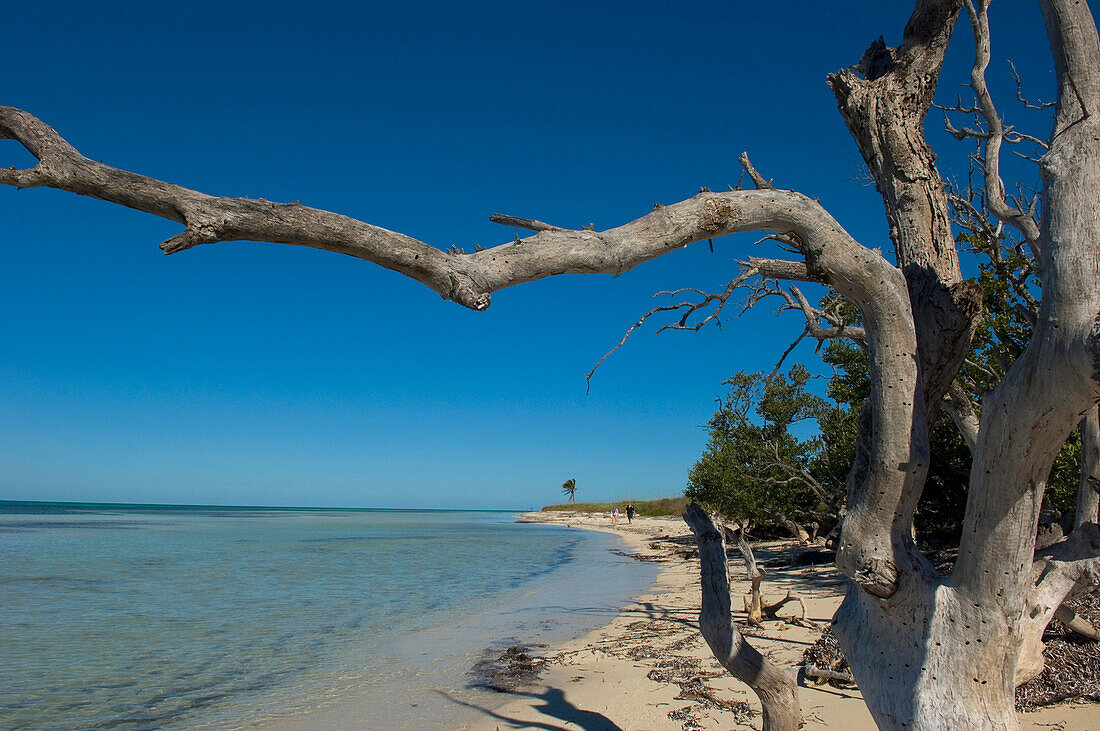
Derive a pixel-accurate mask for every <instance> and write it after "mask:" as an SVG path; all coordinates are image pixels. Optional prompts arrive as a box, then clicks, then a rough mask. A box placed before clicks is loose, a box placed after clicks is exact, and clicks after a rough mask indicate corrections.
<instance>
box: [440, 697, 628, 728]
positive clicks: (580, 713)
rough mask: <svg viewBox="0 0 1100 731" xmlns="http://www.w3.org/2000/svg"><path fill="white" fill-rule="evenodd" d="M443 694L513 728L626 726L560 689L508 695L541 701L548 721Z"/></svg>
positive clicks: (452, 700)
mask: <svg viewBox="0 0 1100 731" xmlns="http://www.w3.org/2000/svg"><path fill="white" fill-rule="evenodd" d="M440 695H442V696H443V697H444V698H446V699H447V700H449V701H451V702H452V703H456V704H458V705H460V706H465V707H466V708H473V709H476V710H478V711H481V712H482V713H484V714H485V715H486V716H489V717H491V718H495V719H496V720H497V721H500V722H501V723H505V724H508V726H509V727H511V728H543V729H548V731H562V730H563V729H565V728H566V724H571V725H570V726H569V727H570V728H576V727H580V728H582V729H584V731H622V727H620V726H619V725H618V724H616V723H615V722H613V721H612V720H611V719H609V718H608V717H607V716H605V715H603V714H602V713H596V712H595V711H585V710H582V709H580V708H577V707H576V706H574V705H573V704H572V703H570V702H569V701H567V700H565V693H563V692H562V691H561V690H559V689H557V688H547V689H546V690H544V691H542V692H541V693H533V692H522V691H512V692H510V693H508V695H510V696H515V697H523V698H532V699H537V700H541V701H542V702H541V703H539V704H537V705H534V706H532V707H533V708H534V709H535V710H537V711H538V712H539V713H541V714H542V715H543V716H545V717H546V720H545V721H522V720H520V719H518V718H512V717H511V716H506V715H504V714H503V713H498V712H497V711H491V710H489V709H488V708H483V707H482V706H479V705H477V704H475V703H467V702H466V701H462V700H459V699H457V698H452V697H451V696H450V695H448V694H447V693H444V692H442V691H440Z"/></svg>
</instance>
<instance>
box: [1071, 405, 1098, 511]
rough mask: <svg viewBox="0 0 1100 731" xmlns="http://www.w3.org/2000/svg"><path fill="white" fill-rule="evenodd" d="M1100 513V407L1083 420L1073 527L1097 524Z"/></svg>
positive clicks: (1093, 409) (1091, 411)
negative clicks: (1078, 480)
mask: <svg viewBox="0 0 1100 731" xmlns="http://www.w3.org/2000/svg"><path fill="white" fill-rule="evenodd" d="M1098 512H1100V407H1093V408H1092V409H1091V410H1090V411H1089V412H1088V413H1087V414H1085V418H1083V419H1081V482H1080V483H1079V484H1078V486H1077V512H1076V513H1075V514H1074V518H1073V526H1074V528H1078V527H1080V526H1082V525H1084V524H1085V523H1095V522H1097V520H1098V519H1100V518H1098V515H1097V514H1098Z"/></svg>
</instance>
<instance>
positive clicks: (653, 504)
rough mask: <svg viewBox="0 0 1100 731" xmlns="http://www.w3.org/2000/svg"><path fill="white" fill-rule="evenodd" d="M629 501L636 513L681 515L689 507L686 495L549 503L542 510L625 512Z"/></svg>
mask: <svg viewBox="0 0 1100 731" xmlns="http://www.w3.org/2000/svg"><path fill="white" fill-rule="evenodd" d="M627 503H630V504H632V505H633V506H634V512H635V514H636V515H648V516H651V517H652V516H658V515H672V516H676V517H679V516H681V515H683V514H684V510H686V509H687V504H688V499H687V498H686V497H662V498H657V499H656V500H633V499H629V498H628V499H626V500H620V501H618V502H614V503H562V504H559V505H547V506H546V507H545V508H543V509H542V511H541V512H544V513H545V512H565V511H575V512H578V513H608V512H610V511H611V508H618V509H619V512H620V513H623V514H624V515H625V513H624V511H625V509H626V506H627Z"/></svg>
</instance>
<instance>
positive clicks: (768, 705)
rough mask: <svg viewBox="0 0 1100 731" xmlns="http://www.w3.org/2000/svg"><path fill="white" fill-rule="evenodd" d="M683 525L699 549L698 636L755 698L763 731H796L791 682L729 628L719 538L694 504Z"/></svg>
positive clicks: (727, 592)
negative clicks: (762, 717) (693, 535)
mask: <svg viewBox="0 0 1100 731" xmlns="http://www.w3.org/2000/svg"><path fill="white" fill-rule="evenodd" d="M684 520H685V521H686V522H687V524H688V525H689V526H691V530H692V532H693V533H694V534H695V542H696V543H697V544H698V546H699V570H700V573H701V584H702V607H701V609H700V610H699V630H700V631H701V632H702V634H703V637H704V638H705V639H706V641H707V644H708V645H709V646H710V649H711V652H713V653H714V657H716V658H717V659H718V662H720V663H722V665H723V667H725V668H726V669H727V670H729V671H730V673H732V674H733V676H734V677H735V678H737V679H738V680H740V681H742V682H744V683H745V684H746V685H748V686H749V687H750V688H752V689H753V691H755V692H756V695H757V696H758V697H759V698H760V703H761V705H762V706H763V710H764V730H765V731H797V729H798V727H799V721H800V720H801V719H800V716H799V711H798V693H797V690H796V688H795V684H794V678H793V677H792V676H791V675H790V674H788V673H787V672H785V671H783V670H781V669H780V668H778V667H776V666H775V665H774V664H772V662H771V661H770V660H768V659H767V658H766V657H764V656H763V655H761V654H760V653H759V652H757V651H756V650H755V649H754V648H753V647H752V646H751V645H750V644H749V643H748V641H746V640H745V638H744V637H742V636H741V633H740V632H738V631H737V628H736V627H735V626H734V625H733V619H732V616H731V614H730V609H731V607H730V583H729V569H728V567H727V565H726V542H725V540H724V539H723V536H722V533H721V532H720V531H719V530H718V529H717V528H716V527H715V525H714V521H712V520H711V518H710V516H709V515H707V513H706V511H705V510H703V509H702V508H700V507H699V506H698V505H696V504H694V503H693V504H691V505H689V506H688V509H687V513H686V514H685V515H684Z"/></svg>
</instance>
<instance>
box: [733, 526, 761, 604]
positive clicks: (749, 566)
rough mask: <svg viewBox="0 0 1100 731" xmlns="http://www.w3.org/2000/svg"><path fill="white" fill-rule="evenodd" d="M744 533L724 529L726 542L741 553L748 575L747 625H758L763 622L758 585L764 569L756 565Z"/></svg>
mask: <svg viewBox="0 0 1100 731" xmlns="http://www.w3.org/2000/svg"><path fill="white" fill-rule="evenodd" d="M744 532H745V531H744V528H739V529H738V530H736V531H734V530H731V529H730V528H728V527H727V528H726V529H725V535H726V542H727V543H730V542H732V543H734V544H735V545H736V546H737V550H738V551H739V552H740V553H741V558H742V560H743V561H744V562H745V572H746V573H747V574H748V577H749V583H750V586H751V589H750V591H751V597H750V600H749V601H747V602H745V613H746V614H747V615H748V620H747V621H748V623H749V624H752V625H759V624H761V623H762V622H763V621H764V609H763V607H764V600H763V599H762V597H761V594H760V584H761V582H762V581H763V580H764V569H762V568H760V566H759V565H758V564H757V563H756V555H755V554H754V553H753V552H752V546H750V545H749V544H748V541H746V540H745V537H744Z"/></svg>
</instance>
